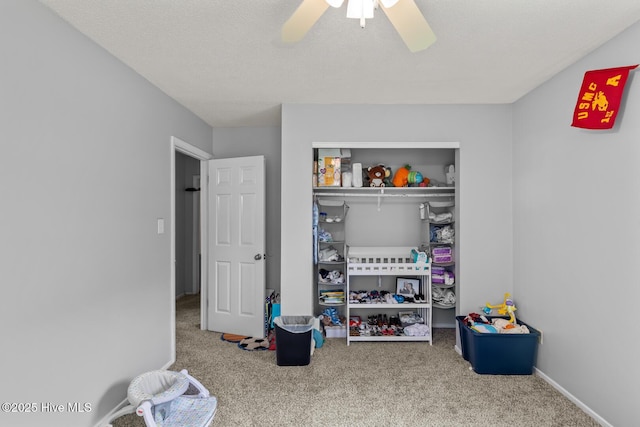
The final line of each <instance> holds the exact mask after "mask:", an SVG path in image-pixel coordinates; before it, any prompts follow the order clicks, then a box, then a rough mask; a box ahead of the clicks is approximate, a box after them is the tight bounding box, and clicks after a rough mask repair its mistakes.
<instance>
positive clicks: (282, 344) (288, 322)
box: [273, 316, 313, 366]
mask: <svg viewBox="0 0 640 427" xmlns="http://www.w3.org/2000/svg"><path fill="white" fill-rule="evenodd" d="M273 323H274V325H275V330H276V363H277V364H278V366H303V365H308V364H309V363H310V362H311V335H312V333H313V317H312V316H280V317H276V319H275V320H274V321H273Z"/></svg>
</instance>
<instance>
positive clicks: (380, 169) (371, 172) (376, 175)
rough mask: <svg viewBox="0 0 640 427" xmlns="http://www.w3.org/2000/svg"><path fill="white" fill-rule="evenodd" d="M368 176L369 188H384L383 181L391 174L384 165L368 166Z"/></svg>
mask: <svg viewBox="0 0 640 427" xmlns="http://www.w3.org/2000/svg"><path fill="white" fill-rule="evenodd" d="M367 173H368V176H369V187H384V186H385V185H386V184H385V179H386V178H388V177H389V175H390V174H391V173H390V171H389V170H388V169H387V168H385V167H384V165H377V166H369V168H368V169H367Z"/></svg>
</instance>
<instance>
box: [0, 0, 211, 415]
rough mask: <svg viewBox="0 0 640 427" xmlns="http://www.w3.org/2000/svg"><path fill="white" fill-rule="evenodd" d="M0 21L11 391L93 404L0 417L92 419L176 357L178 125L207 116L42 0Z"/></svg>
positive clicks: (183, 127)
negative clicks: (174, 154) (160, 221)
mask: <svg viewBox="0 0 640 427" xmlns="http://www.w3.org/2000/svg"><path fill="white" fill-rule="evenodd" d="M0 28H2V33H3V35H4V36H3V37H0V55H1V56H2V58H3V64H2V68H1V70H2V71H0V73H1V75H2V78H0V93H1V96H0V129H2V131H3V142H2V154H1V155H0V194H2V210H1V214H0V217H1V218H2V221H0V236H2V239H1V240H0V275H1V277H2V280H1V282H2V288H3V298H2V308H1V309H0V325H2V352H0V365H2V366H3V367H4V368H5V369H4V372H3V376H2V381H1V384H2V385H0V401H2V402H5V401H9V402H53V403H58V404H66V403H67V402H80V403H84V402H88V403H90V404H91V405H92V411H91V412H90V413H85V414H72V413H63V414H42V413H37V414H29V415H25V414H5V413H0V424H1V425H12V426H23V425H24V426H33V425H50V426H87V425H93V424H95V422H97V420H99V419H100V418H101V417H102V416H104V415H105V414H106V412H107V411H109V410H111V409H113V408H114V407H115V406H116V405H117V404H118V403H120V402H121V401H122V400H123V399H124V397H125V396H126V389H127V386H128V384H129V382H130V381H131V379H132V378H133V377H134V376H135V375H137V374H139V373H141V372H144V371H147V370H151V369H157V368H161V367H162V366H164V365H166V364H168V363H169V362H170V361H171V359H172V357H173V355H172V352H171V346H170V342H171V341H170V338H171V306H172V304H173V301H172V300H171V295H170V282H171V277H170V259H169V258H170V230H169V227H168V226H169V224H170V223H171V222H170V218H171V214H172V213H171V212H170V210H171V209H170V137H171V136H172V135H174V136H176V137H179V138H180V139H182V140H184V141H188V142H190V143H192V144H194V145H197V146H198V147H200V148H201V149H203V150H206V151H210V150H211V128H210V127H209V126H208V125H206V124H205V123H204V122H203V121H201V120H200V119H198V118H197V117H195V116H194V115H193V114H191V113H190V112H188V111H186V110H185V109H184V108H183V107H181V106H180V105H179V104H177V103H176V102H175V101H173V100H171V99H170V98H168V97H167V96H166V95H164V94H163V93H162V92H161V91H159V90H158V89H157V88H155V87H153V86H152V85H151V84H149V83H148V82H147V81H146V80H145V79H143V78H142V77H140V76H139V75H137V74H135V73H134V72H133V71H132V70H131V69H129V68H128V67H126V66H124V65H123V64H122V63H121V62H119V61H117V60H115V59H114V58H113V57H112V56H111V55H109V54H108V53H107V52H106V51H104V50H102V49H101V48H99V47H97V46H96V45H95V44H94V43H93V42H91V41H90V40H88V39H87V38H86V37H84V36H82V35H81V34H80V33H78V32H77V31H76V30H75V29H73V28H71V27H70V26H69V25H68V24H66V23H65V22H63V21H62V20H60V19H59V18H58V17H57V16H55V15H54V14H53V13H52V12H51V11H50V10H49V9H47V8H45V7H44V6H43V5H41V4H40V3H38V2H37V1H35V0H3V1H1V2H0ZM157 218H164V219H165V223H166V225H167V227H166V233H165V234H162V235H158V234H157V233H156V220H157Z"/></svg>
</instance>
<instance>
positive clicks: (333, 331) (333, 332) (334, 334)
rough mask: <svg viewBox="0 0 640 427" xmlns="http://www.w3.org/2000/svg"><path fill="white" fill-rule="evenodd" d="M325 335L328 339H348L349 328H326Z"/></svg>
mask: <svg viewBox="0 0 640 427" xmlns="http://www.w3.org/2000/svg"><path fill="white" fill-rule="evenodd" d="M324 333H325V335H326V336H327V338H346V337H347V327H346V326H325V327H324Z"/></svg>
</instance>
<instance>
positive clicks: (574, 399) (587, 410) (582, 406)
mask: <svg viewBox="0 0 640 427" xmlns="http://www.w3.org/2000/svg"><path fill="white" fill-rule="evenodd" d="M534 370H535V373H536V375H537V376H539V377H540V378H542V379H543V380H545V381H546V382H547V383H548V384H549V385H551V387H553V388H555V389H556V390H558V391H559V392H560V393H561V394H562V395H563V396H564V397H566V398H567V399H569V400H570V401H572V402H573V403H574V404H575V405H576V406H577V407H578V408H580V409H582V411H584V413H586V414H587V415H589V416H590V417H591V418H593V419H594V420H595V421H596V422H597V423H598V424H600V425H601V426H603V427H613V425H612V424H610V423H608V422H607V420H605V419H604V418H602V417H601V416H600V415H598V414H597V413H596V412H595V411H593V410H592V409H591V408H589V407H588V406H587V405H585V404H584V403H583V402H582V401H580V399H578V398H577V397H575V396H574V395H573V394H571V393H569V392H568V391H567V390H566V389H565V388H564V387H562V386H561V385H560V384H558V383H557V382H555V381H554V380H552V379H551V378H549V376H547V374H545V373H544V372H542V371H541V370H540V369H538V368H536V367H534Z"/></svg>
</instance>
